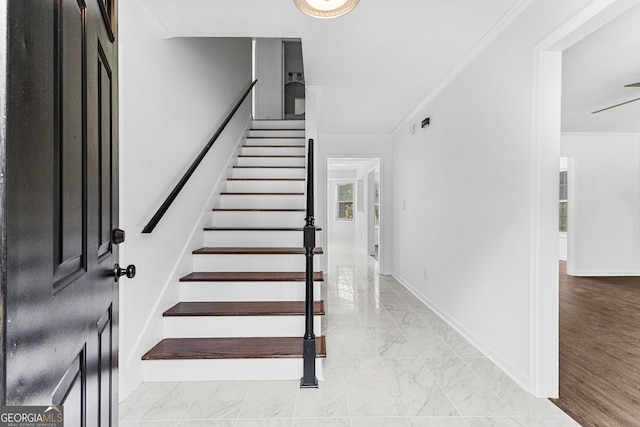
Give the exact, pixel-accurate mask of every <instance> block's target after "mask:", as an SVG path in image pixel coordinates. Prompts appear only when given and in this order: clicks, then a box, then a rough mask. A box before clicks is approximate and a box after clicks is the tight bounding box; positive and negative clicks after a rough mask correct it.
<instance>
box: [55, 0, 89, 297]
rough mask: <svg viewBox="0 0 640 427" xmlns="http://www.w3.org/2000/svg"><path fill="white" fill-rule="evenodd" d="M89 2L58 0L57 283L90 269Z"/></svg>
mask: <svg viewBox="0 0 640 427" xmlns="http://www.w3.org/2000/svg"><path fill="white" fill-rule="evenodd" d="M84 14H85V6H84V2H80V3H79V2H77V1H76V0H59V1H58V2H56V4H55V15H56V20H55V28H54V34H55V50H56V53H55V64H54V67H55V70H54V72H55V92H54V96H55V103H56V107H57V108H56V109H55V110H54V112H55V115H56V116H55V118H54V120H55V123H54V125H55V126H56V135H55V140H54V144H55V147H54V153H55V160H56V163H55V164H54V173H55V175H54V181H53V182H54V186H55V187H54V203H55V204H54V210H55V211H54V221H55V226H56V229H55V231H54V233H55V234H54V238H55V239H56V242H55V246H54V257H55V258H54V262H55V264H54V265H55V266H56V271H55V274H54V287H55V288H56V290H58V289H59V288H60V287H62V286H64V285H66V284H68V283H69V282H70V280H68V279H73V278H74V277H77V275H78V273H81V271H80V270H84V269H85V265H84V264H85V257H84V255H85V254H84V252H85V251H84V235H83V234H84V233H83V230H84V186H85V182H84V166H83V164H84V146H85V137H84V136H85V133H84V125H85V123H84V121H85V120H84V119H85V115H84V110H85V106H84V95H85V89H84V88H85V79H84V62H85V61H84V57H85V53H84V40H85V39H86V34H85V30H86V28H85V25H84V22H85V19H84Z"/></svg>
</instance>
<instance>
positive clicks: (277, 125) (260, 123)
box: [251, 120, 305, 129]
mask: <svg viewBox="0 0 640 427" xmlns="http://www.w3.org/2000/svg"><path fill="white" fill-rule="evenodd" d="M304 128H305V123H304V120H253V121H252V122H251V129H304Z"/></svg>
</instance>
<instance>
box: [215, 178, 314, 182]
mask: <svg viewBox="0 0 640 427" xmlns="http://www.w3.org/2000/svg"><path fill="white" fill-rule="evenodd" d="M227 181H304V178H227Z"/></svg>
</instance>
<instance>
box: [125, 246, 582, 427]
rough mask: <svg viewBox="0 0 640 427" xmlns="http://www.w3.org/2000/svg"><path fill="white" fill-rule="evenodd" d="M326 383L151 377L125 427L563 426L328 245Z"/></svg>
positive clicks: (366, 262) (132, 400)
mask: <svg viewBox="0 0 640 427" xmlns="http://www.w3.org/2000/svg"><path fill="white" fill-rule="evenodd" d="M328 254H329V255H328V256H329V268H328V271H327V282H326V288H325V289H324V290H323V293H324V295H323V296H324V299H325V301H326V304H327V310H328V314H327V316H326V317H327V318H326V320H325V321H324V323H323V328H325V329H326V333H325V335H326V336H327V353H328V357H327V359H326V361H325V369H324V377H325V378H324V379H325V380H324V381H321V382H320V388H319V389H318V390H313V389H311V390H309V389H306V390H301V389H300V388H299V385H298V382H297V381H281V382H271V381H263V382H253V381H244V382H195V383H146V384H143V385H142V386H141V387H139V388H138V390H136V391H135V392H134V393H133V395H131V396H130V397H129V398H128V399H126V400H125V401H124V402H123V403H121V404H120V419H121V423H120V425H121V426H122V427H143V426H144V427H195V426H219V427H246V426H269V427H280V426H286V427H292V426H303V425H304V426H305V427H308V426H351V427H376V426H381V427H395V426H403V427H410V426H429V427H485V426H486V427H489V426H497V427H511V426H514V427H526V426H528V427H565V426H577V425H578V424H577V423H575V422H574V421H573V420H571V419H570V418H569V417H568V416H567V415H565V414H564V413H563V412H561V411H560V410H559V409H558V408H557V407H556V406H555V405H553V404H552V403H551V402H549V401H548V400H547V399H536V398H534V397H532V396H531V395H529V394H528V393H526V392H525V391H523V390H522V389H521V388H520V387H519V386H518V385H516V384H515V383H514V382H512V381H511V380H510V379H509V378H508V377H506V375H504V374H503V373H502V372H501V371H500V370H499V369H498V368H496V367H495V366H494V365H493V364H492V363H491V362H490V361H489V360H487V359H486V358H484V357H483V356H482V355H481V354H480V353H479V352H478V351H477V350H476V349H475V348H474V347H473V346H471V345H470V344H469V343H468V342H467V341H466V340H465V339H463V338H462V337H461V336H460V335H459V334H457V333H456V332H455V331H454V330H453V329H452V328H451V327H449V326H448V325H447V324H446V323H445V322H444V321H442V320H441V319H440V318H439V317H438V316H437V315H436V314H435V313H433V312H432V311H431V310H430V309H428V308H427V307H425V305H424V304H422V303H421V302H420V301H419V300H418V299H417V298H416V297H414V296H413V295H412V294H411V293H410V292H408V291H407V290H406V289H405V288H404V287H403V286H402V285H400V284H399V283H398V282H397V281H395V280H394V279H393V278H392V277H391V276H380V275H379V274H378V272H377V266H378V264H377V262H375V260H373V258H371V257H368V256H366V255H364V254H362V253H361V252H360V251H358V250H357V249H355V248H353V247H351V246H341V245H332V246H330V248H329V251H328Z"/></svg>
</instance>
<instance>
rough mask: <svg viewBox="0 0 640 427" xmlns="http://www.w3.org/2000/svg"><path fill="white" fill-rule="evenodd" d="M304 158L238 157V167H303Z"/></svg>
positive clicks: (304, 163)
mask: <svg viewBox="0 0 640 427" xmlns="http://www.w3.org/2000/svg"><path fill="white" fill-rule="evenodd" d="M305 165H306V160H305V158H304V157H238V166H305Z"/></svg>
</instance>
